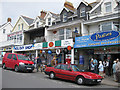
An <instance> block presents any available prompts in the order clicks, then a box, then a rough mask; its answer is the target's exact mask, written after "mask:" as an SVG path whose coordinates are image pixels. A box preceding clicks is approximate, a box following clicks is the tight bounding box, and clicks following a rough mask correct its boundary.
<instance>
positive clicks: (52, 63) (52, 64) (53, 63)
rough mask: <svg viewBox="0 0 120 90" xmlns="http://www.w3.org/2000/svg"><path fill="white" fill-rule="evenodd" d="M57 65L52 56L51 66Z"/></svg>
mask: <svg viewBox="0 0 120 90" xmlns="http://www.w3.org/2000/svg"><path fill="white" fill-rule="evenodd" d="M56 64H57V61H56V57H55V56H54V57H53V59H52V61H51V66H54V65H56Z"/></svg>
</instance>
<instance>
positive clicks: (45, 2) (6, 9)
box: [0, 0, 96, 25]
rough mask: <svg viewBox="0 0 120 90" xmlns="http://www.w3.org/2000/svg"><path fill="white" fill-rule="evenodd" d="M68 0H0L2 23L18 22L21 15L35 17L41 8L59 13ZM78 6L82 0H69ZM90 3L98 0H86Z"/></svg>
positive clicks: (0, 19) (0, 22)
mask: <svg viewBox="0 0 120 90" xmlns="http://www.w3.org/2000/svg"><path fill="white" fill-rule="evenodd" d="M65 1H66V0H0V25H1V24H3V23H5V22H6V21H7V18H8V17H10V18H11V19H12V25H14V24H15V23H16V21H17V20H18V17H19V16H20V15H25V16H28V17H31V18H33V19H34V18H35V17H36V16H39V15H40V11H41V10H45V11H51V12H54V13H57V14H59V13H60V12H61V10H62V8H63V5H64V2H65ZM67 1H69V2H71V3H73V5H74V7H75V8H77V7H78V5H79V4H80V2H81V0H67ZM85 1H87V2H88V3H91V2H94V1H96V0H85Z"/></svg>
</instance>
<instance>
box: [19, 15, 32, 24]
mask: <svg viewBox="0 0 120 90" xmlns="http://www.w3.org/2000/svg"><path fill="white" fill-rule="evenodd" d="M21 16H22V18H23V19H24V20H25V21H26V22H27V23H28V24H29V25H30V24H32V23H33V21H34V19H32V18H29V17H26V16H23V15H21Z"/></svg>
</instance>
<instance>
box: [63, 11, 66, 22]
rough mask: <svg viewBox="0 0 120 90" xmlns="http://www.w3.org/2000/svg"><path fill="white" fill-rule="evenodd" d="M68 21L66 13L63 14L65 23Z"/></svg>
mask: <svg viewBox="0 0 120 90" xmlns="http://www.w3.org/2000/svg"><path fill="white" fill-rule="evenodd" d="M66 21H67V13H64V14H63V22H66Z"/></svg>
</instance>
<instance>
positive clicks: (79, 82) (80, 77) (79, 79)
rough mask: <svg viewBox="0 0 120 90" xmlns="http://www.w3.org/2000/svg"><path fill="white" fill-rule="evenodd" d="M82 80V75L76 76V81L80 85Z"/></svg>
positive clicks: (82, 82)
mask: <svg viewBox="0 0 120 90" xmlns="http://www.w3.org/2000/svg"><path fill="white" fill-rule="evenodd" d="M84 80H85V79H84V77H82V76H79V77H77V79H76V82H77V84H79V85H82V84H84Z"/></svg>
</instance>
